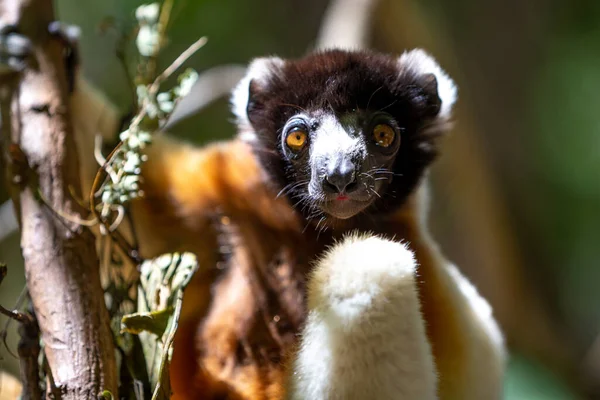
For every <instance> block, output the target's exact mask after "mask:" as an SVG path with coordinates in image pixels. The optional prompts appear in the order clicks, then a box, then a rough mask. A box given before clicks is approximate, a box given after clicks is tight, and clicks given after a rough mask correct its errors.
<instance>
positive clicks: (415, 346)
mask: <svg viewBox="0 0 600 400" xmlns="http://www.w3.org/2000/svg"><path fill="white" fill-rule="evenodd" d="M415 268H416V263H415V260H414V257H413V254H412V253H411V252H410V251H409V250H408V249H407V248H406V247H405V246H404V245H403V244H401V243H397V242H392V241H388V240H384V239H380V238H377V237H373V236H371V237H357V236H353V237H348V238H346V239H345V240H343V241H342V242H341V243H340V244H338V245H336V246H335V247H334V248H333V249H332V250H331V251H330V252H329V253H328V254H327V255H326V256H325V257H324V259H323V260H321V261H320V262H319V264H318V265H317V267H316V269H315V271H314V273H313V275H312V276H311V277H310V280H309V289H308V290H309V293H308V307H309V315H308V319H307V323H306V326H305V328H304V331H303V333H302V338H301V341H300V345H299V349H298V353H297V355H296V358H295V360H294V363H293V367H292V368H293V374H292V376H291V379H290V385H289V394H288V398H290V399H293V400H300V399H313V400H319V399H333V398H340V399H357V400H358V399H420V400H428V399H435V398H437V396H436V381H437V378H436V372H435V367H434V361H433V356H432V354H431V349H430V346H429V343H428V341H427V339H426V334H425V327H424V323H423V319H422V316H421V312H420V303H419V299H418V294H417V291H416V286H415Z"/></svg>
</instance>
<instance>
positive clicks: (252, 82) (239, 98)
mask: <svg viewBox="0 0 600 400" xmlns="http://www.w3.org/2000/svg"><path fill="white" fill-rule="evenodd" d="M283 63H284V61H283V60H282V59H281V58H279V57H263V58H256V59H254V60H253V61H252V62H251V63H250V65H249V66H248V70H247V72H246V76H245V77H244V78H243V79H242V80H241V81H240V83H238V85H237V86H236V87H235V89H233V92H232V96H231V107H232V110H233V114H234V115H235V117H236V118H237V122H238V125H239V126H241V127H248V128H249V127H250V125H251V123H252V118H253V114H254V112H255V111H256V110H257V109H259V108H260V104H259V103H258V102H257V98H258V97H259V95H260V94H261V93H264V91H265V90H267V87H268V85H269V81H270V80H271V79H272V78H273V77H274V76H275V75H277V74H278V73H279V71H280V70H281V67H282V66H283Z"/></svg>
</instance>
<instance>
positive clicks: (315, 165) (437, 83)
mask: <svg viewBox="0 0 600 400" xmlns="http://www.w3.org/2000/svg"><path fill="white" fill-rule="evenodd" d="M455 97H456V89H455V87H454V84H453V82H452V81H451V80H450V78H448V77H447V76H446V74H445V73H444V72H443V71H442V70H441V69H440V68H439V67H438V66H437V64H436V63H435V61H433V59H432V58H431V57H429V56H428V55H426V54H425V53H424V52H422V51H420V50H415V51H412V52H410V53H405V54H404V55H402V56H401V57H400V58H395V57H392V56H388V55H383V54H377V53H371V52H348V51H340V50H332V51H326V52H322V53H315V54H312V55H309V56H307V57H305V58H303V59H300V60H282V59H279V58H265V59H258V60H256V61H254V62H253V63H252V64H251V66H250V68H249V72H248V75H247V77H246V78H245V79H244V80H243V81H242V82H241V83H240V85H239V86H238V88H237V89H236V90H235V91H234V94H233V106H234V112H235V113H236V115H237V117H238V124H239V128H240V135H241V137H242V138H243V139H245V140H247V141H249V142H250V143H251V144H252V146H253V148H254V149H255V152H256V154H257V156H258V157H259V160H261V163H262V165H263V166H264V168H265V170H266V171H267V172H268V173H269V174H270V176H271V178H272V180H273V181H274V182H275V183H276V185H277V186H278V188H277V189H278V190H279V192H280V195H286V196H288V197H289V198H290V201H291V203H292V204H295V206H296V207H297V208H298V209H299V211H301V212H302V213H303V214H304V215H305V216H306V217H307V218H309V219H311V218H316V217H323V216H325V217H326V218H327V219H349V218H352V217H354V216H356V215H358V214H361V213H367V214H377V213H386V212H390V211H393V210H394V209H395V208H397V207H399V206H401V205H402V204H403V203H404V201H405V200H406V197H407V196H408V195H409V194H410V193H411V192H412V191H413V190H414V189H415V187H416V185H417V184H418V182H419V180H420V178H421V176H422V175H423V172H424V170H425V168H426V167H427V165H428V164H429V163H430V162H431V161H432V160H433V158H434V155H435V153H436V146H435V138H436V137H437V136H439V134H440V133H441V132H442V131H444V129H445V127H446V121H447V119H448V117H449V114H450V108H451V106H452V104H453V103H454V100H455Z"/></svg>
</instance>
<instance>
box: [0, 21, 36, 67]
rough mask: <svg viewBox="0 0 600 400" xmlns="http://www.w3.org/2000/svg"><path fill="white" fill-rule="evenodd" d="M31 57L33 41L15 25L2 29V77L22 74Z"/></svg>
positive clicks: (0, 29)
mask: <svg viewBox="0 0 600 400" xmlns="http://www.w3.org/2000/svg"><path fill="white" fill-rule="evenodd" d="M30 55H31V41H30V40H29V38H28V37H26V36H24V35H21V34H19V33H18V32H17V28H16V26H14V25H5V26H2V27H0V76H3V75H7V74H11V73H14V72H20V71H22V70H23V69H24V68H25V67H26V66H27V59H28V58H29V56H30Z"/></svg>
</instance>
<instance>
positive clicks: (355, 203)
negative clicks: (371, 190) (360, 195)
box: [321, 194, 372, 219]
mask: <svg viewBox="0 0 600 400" xmlns="http://www.w3.org/2000/svg"><path fill="white" fill-rule="evenodd" d="M371 202H372V199H368V200H359V199H353V198H351V197H350V196H348V195H342V194H340V195H338V196H337V197H336V198H335V199H333V200H330V201H327V202H325V203H322V205H321V209H322V210H323V212H325V213H326V214H329V215H331V216H332V217H334V218H339V219H348V218H352V217H354V216H355V215H356V214H358V213H360V212H361V211H363V210H364V209H365V208H367V207H368V206H369V205H370V204H371Z"/></svg>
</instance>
